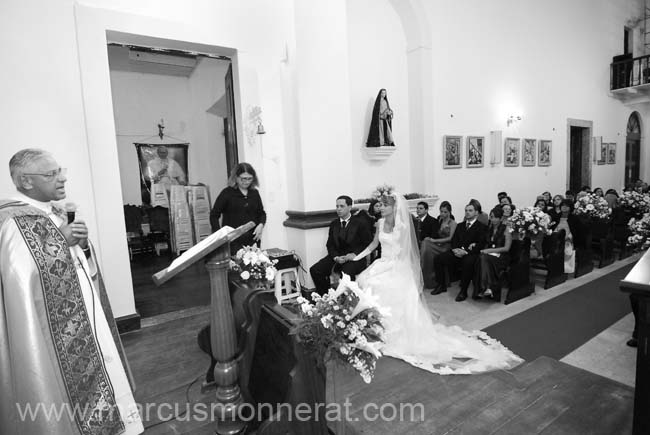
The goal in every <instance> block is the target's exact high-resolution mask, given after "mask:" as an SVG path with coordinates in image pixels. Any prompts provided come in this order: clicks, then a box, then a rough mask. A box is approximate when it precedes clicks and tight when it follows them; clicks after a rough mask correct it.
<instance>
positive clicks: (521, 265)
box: [504, 237, 535, 305]
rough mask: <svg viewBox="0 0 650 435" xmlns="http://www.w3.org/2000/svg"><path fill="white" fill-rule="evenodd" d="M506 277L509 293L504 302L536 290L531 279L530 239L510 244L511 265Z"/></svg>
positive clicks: (523, 296) (522, 296) (514, 299)
mask: <svg viewBox="0 0 650 435" xmlns="http://www.w3.org/2000/svg"><path fill="white" fill-rule="evenodd" d="M504 278H505V280H506V285H507V287H508V294H507V296H506V300H505V301H504V304H506V305H507V304H510V303H512V302H515V301H518V300H519V299H523V298H525V297H527V296H529V295H531V294H532V293H533V292H534V290H535V284H534V283H532V282H531V281H530V239H529V238H528V237H526V238H524V240H513V241H512V245H511V246H510V265H509V266H508V269H507V270H506V271H505V274H504Z"/></svg>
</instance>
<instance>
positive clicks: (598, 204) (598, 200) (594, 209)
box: [573, 193, 612, 219]
mask: <svg viewBox="0 0 650 435" xmlns="http://www.w3.org/2000/svg"><path fill="white" fill-rule="evenodd" d="M573 213H574V214H576V215H578V216H586V217H590V218H593V219H607V218H608V217H609V215H610V214H612V209H611V208H609V204H608V203H607V201H605V198H602V197H600V196H597V195H594V194H593V193H590V194H587V195H584V196H581V197H580V198H578V199H577V200H576V203H575V208H574V209H573Z"/></svg>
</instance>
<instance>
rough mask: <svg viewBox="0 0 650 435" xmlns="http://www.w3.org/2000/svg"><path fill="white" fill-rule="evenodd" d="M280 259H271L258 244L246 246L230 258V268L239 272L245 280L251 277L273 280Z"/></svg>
mask: <svg viewBox="0 0 650 435" xmlns="http://www.w3.org/2000/svg"><path fill="white" fill-rule="evenodd" d="M277 262H278V260H271V259H270V258H269V256H268V255H267V254H266V252H265V251H262V250H261V249H260V248H258V247H257V246H244V247H243V248H241V249H240V250H239V251H237V254H235V256H234V258H233V259H232V260H230V269H231V270H233V271H235V272H237V273H239V277H240V278H241V279H243V280H244V281H248V280H250V279H256V280H264V279H265V280H267V281H273V279H274V278H275V274H276V273H277V269H276V268H275V265H276V264H277Z"/></svg>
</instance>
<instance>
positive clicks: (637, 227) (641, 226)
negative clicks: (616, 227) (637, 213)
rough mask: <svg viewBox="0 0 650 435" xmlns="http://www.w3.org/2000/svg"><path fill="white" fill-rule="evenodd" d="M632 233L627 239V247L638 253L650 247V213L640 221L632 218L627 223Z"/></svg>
mask: <svg viewBox="0 0 650 435" xmlns="http://www.w3.org/2000/svg"><path fill="white" fill-rule="evenodd" d="M627 227H628V228H629V230H630V232H631V233H632V235H631V236H629V237H628V238H627V245H628V246H631V247H632V248H633V249H635V250H637V251H643V250H646V249H648V247H650V213H646V214H644V215H643V217H642V218H640V219H635V218H632V219H630V221H629V222H628V223H627Z"/></svg>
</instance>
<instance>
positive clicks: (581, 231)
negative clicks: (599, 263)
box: [573, 221, 594, 278]
mask: <svg viewBox="0 0 650 435" xmlns="http://www.w3.org/2000/svg"><path fill="white" fill-rule="evenodd" d="M591 225H592V224H591V222H588V221H584V222H581V223H580V225H579V226H578V228H577V229H576V233H578V234H574V235H573V246H574V248H575V250H576V269H575V273H574V277H575V278H578V277H580V276H582V275H586V274H588V273H589V272H591V271H592V270H594V252H593V250H592V249H591V241H592V239H593V234H592V230H591Z"/></svg>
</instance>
